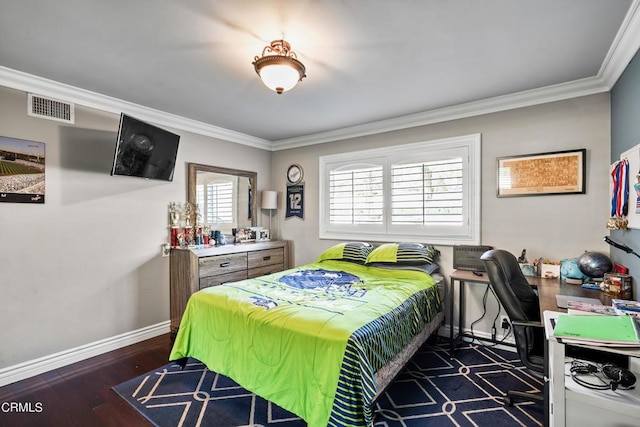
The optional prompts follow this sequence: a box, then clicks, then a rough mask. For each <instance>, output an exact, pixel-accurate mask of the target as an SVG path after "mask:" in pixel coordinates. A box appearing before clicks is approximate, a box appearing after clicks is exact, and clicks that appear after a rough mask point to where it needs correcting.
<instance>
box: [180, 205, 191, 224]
mask: <svg viewBox="0 0 640 427" xmlns="http://www.w3.org/2000/svg"><path fill="white" fill-rule="evenodd" d="M182 214H183V215H182V217H183V218H184V226H185V227H191V203H189V202H185V204H184V209H183V211H182Z"/></svg>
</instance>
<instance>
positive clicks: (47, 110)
mask: <svg viewBox="0 0 640 427" xmlns="http://www.w3.org/2000/svg"><path fill="white" fill-rule="evenodd" d="M27 114H28V115H30V116H33V117H40V118H42V119H49V120H56V121H58V122H65V123H75V121H76V117H75V105H73V104H70V103H68V102H64V101H60V100H57V99H53V98H45V97H44V96H40V95H34V94H32V93H30V94H29V97H28V105H27Z"/></svg>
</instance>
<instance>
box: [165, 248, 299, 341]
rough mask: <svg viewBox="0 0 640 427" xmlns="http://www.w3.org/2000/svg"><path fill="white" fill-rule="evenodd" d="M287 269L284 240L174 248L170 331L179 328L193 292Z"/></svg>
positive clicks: (173, 331)
mask: <svg viewBox="0 0 640 427" xmlns="http://www.w3.org/2000/svg"><path fill="white" fill-rule="evenodd" d="M287 268H289V244H288V242H287V241H283V240H279V241H269V242H256V243H237V244H234V245H224V246H216V247H212V248H204V249H171V260H170V279H169V280H170V284H169V288H170V305H171V333H172V334H175V333H176V332H177V331H178V327H179V326H180V320H182V314H183V313H184V309H185V307H186V306H187V300H188V299H189V297H190V296H191V294H192V293H194V292H196V291H198V290H200V289H204V288H207V287H209V286H217V285H221V284H223V283H227V282H235V281H238V280H243V279H251V278H253V277H258V276H264V275H265V274H271V273H276V272H278V271H282V270H286V269H287Z"/></svg>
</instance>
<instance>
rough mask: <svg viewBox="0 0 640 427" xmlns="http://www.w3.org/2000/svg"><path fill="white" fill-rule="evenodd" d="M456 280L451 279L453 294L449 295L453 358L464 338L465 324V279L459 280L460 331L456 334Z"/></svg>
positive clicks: (450, 350) (450, 335) (450, 352)
mask: <svg viewBox="0 0 640 427" xmlns="http://www.w3.org/2000/svg"><path fill="white" fill-rule="evenodd" d="M455 283H456V280H455V279H451V295H450V297H449V319H450V320H449V357H451V358H453V355H454V352H455V349H456V346H457V345H458V342H459V341H460V339H461V338H462V325H464V312H465V310H464V281H462V280H458V283H459V285H460V286H458V288H459V289H458V333H457V334H454V332H453V327H454V321H453V318H454V314H453V308H454V307H453V301H454V298H455V291H456V286H455Z"/></svg>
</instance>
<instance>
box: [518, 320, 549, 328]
mask: <svg viewBox="0 0 640 427" xmlns="http://www.w3.org/2000/svg"><path fill="white" fill-rule="evenodd" d="M511 324H512V325H513V326H525V327H526V326H530V327H532V328H544V325H543V324H542V322H532V321H526V322H525V321H523V320H514V321H513V322H511Z"/></svg>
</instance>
